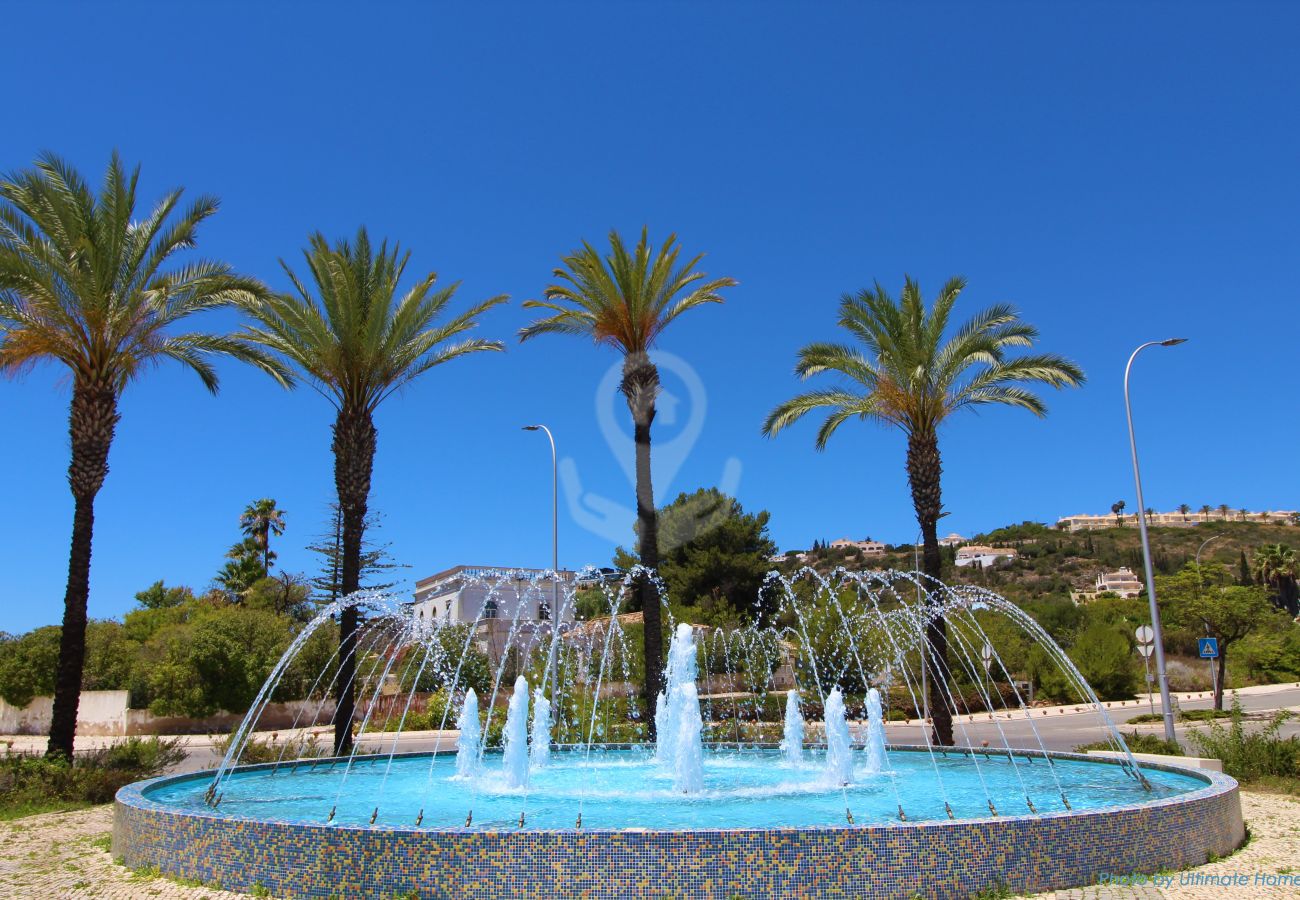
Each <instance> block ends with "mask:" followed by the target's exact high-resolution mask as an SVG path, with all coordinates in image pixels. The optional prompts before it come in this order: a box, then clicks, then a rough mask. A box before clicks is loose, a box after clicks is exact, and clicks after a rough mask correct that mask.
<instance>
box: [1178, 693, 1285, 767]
mask: <svg viewBox="0 0 1300 900" xmlns="http://www.w3.org/2000/svg"><path fill="white" fill-rule="evenodd" d="M1293 715H1294V713H1291V712H1288V711H1287V710H1282V711H1281V712H1279V713H1277V714H1276V715H1274V716H1273V718H1272V719H1271V720H1270V721H1269V723H1268V724H1267V725H1266V726H1264V728H1262V729H1260V730H1259V731H1246V726H1245V720H1246V716H1245V713H1244V712H1243V711H1242V708H1241V701H1240V700H1239V699H1238V698H1237V695H1236V694H1233V696H1232V710H1231V712H1230V713H1229V716H1228V718H1229V724H1228V725H1227V726H1224V725H1223V724H1221V723H1220V722H1211V723H1210V727H1209V729H1208V730H1203V729H1195V730H1193V731H1191V732H1189V733H1188V735H1187V739H1188V740H1189V741H1191V743H1192V744H1193V745H1194V746H1195V747H1196V748H1197V749H1198V750H1199V751H1200V753H1201V755H1202V756H1210V757H1215V758H1217V759H1219V760H1221V761H1222V762H1223V771H1225V772H1227V773H1228V774H1229V775H1231V776H1232V777H1233V778H1236V779H1237V780H1238V781H1242V782H1249V781H1257V780H1259V779H1261V778H1295V777H1298V776H1300V738H1297V737H1296V736H1295V735H1292V736H1291V737H1288V738H1283V737H1282V736H1281V735H1280V734H1279V731H1280V730H1281V728H1282V725H1283V723H1285V722H1286V721H1287V720H1288V719H1290V718H1291V717H1292V716H1293Z"/></svg>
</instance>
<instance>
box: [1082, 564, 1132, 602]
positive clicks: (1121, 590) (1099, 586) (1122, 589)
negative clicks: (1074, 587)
mask: <svg viewBox="0 0 1300 900" xmlns="http://www.w3.org/2000/svg"><path fill="white" fill-rule="evenodd" d="M1141 593H1142V582H1141V581H1140V580H1138V577H1137V575H1135V574H1134V573H1133V570H1132V569H1130V568H1128V567H1127V566H1121V567H1120V568H1118V569H1116V570H1115V571H1113V572H1100V573H1098V574H1097V580H1096V581H1095V582H1094V584H1093V589H1092V590H1091V591H1073V592H1071V594H1070V599H1071V600H1073V601H1074V602H1075V603H1087V602H1088V601H1089V600H1096V599H1097V598H1098V597H1099V596H1101V595H1102V594H1114V595H1115V596H1116V597H1120V598H1122V599H1124V600H1131V599H1133V598H1134V597H1137V596H1139V595H1140V594H1141Z"/></svg>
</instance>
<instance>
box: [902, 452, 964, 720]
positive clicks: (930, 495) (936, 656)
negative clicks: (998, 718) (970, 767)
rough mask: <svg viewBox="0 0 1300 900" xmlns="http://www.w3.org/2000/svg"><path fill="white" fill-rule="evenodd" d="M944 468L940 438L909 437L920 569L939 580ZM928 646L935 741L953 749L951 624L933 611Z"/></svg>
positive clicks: (909, 472) (927, 632)
mask: <svg viewBox="0 0 1300 900" xmlns="http://www.w3.org/2000/svg"><path fill="white" fill-rule="evenodd" d="M942 475H943V465H942V463H941V460H940V458H939V439H938V437H937V436H936V435H934V434H928V435H924V434H923V435H917V434H912V435H909V436H908V440H907V481H908V485H909V486H910V487H911V489H912V505H913V506H914V507H915V508H916V521H917V524H918V525H920V526H921V538H922V542H923V543H922V551H921V570H922V571H923V572H924V573H925V574H926V575H928V576H930V577H931V578H933V579H935V580H936V581H937V580H939V578H940V576H941V575H942V574H943V560H942V557H941V556H940V555H939V531H938V526H939V516H940V515H941V514H942V512H943V501H942V494H941V489H940V479H941V477H942ZM925 639H926V644H927V645H928V653H927V654H926V660H925V667H926V676H927V680H928V682H929V698H928V699H929V702H930V720H931V721H932V722H933V723H934V742H935V743H936V744H939V745H941V746H950V745H951V744H952V743H953V739H952V710H951V709H950V708H949V706H948V697H947V686H948V678H949V668H948V624H947V622H945V621H944V619H943V616H942V615H940V614H938V613H937V612H936V611H934V610H931V611H930V615H929V617H928V618H927V622H926V626H925Z"/></svg>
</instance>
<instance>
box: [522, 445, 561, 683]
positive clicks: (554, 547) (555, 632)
mask: <svg viewBox="0 0 1300 900" xmlns="http://www.w3.org/2000/svg"><path fill="white" fill-rule="evenodd" d="M524 431H544V432H546V439H547V440H548V441H550V442H551V571H553V572H554V573H555V577H554V578H552V579H551V615H550V619H551V652H550V654H549V656H548V658H547V662H546V664H547V666H549V667H550V670H551V706H552V707H555V704H557V703H559V702H560V700H559V698H560V691H559V684H560V675H559V671H558V669H559V666H558V665H557V664H556V655H557V653H558V646H557V645H558V643H559V640H560V623H559V620H558V619H557V617H558V616H559V614H560V488H559V478H558V477H557V472H558V470H557V468H556V463H555V435H553V434H551V429H549V428H547V427H546V426H545V425H525V426H524Z"/></svg>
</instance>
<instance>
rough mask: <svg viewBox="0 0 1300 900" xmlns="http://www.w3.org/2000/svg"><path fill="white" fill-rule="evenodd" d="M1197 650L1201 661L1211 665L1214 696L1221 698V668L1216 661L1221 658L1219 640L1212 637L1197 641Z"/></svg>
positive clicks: (1211, 682)
mask: <svg viewBox="0 0 1300 900" xmlns="http://www.w3.org/2000/svg"><path fill="white" fill-rule="evenodd" d="M1196 649H1197V651H1198V653H1199V654H1200V657H1201V659H1203V660H1205V661H1206V662H1208V663H1209V664H1210V685H1211V687H1212V688H1213V690H1214V696H1216V697H1217V696H1219V667H1218V666H1216V665H1215V661H1216V660H1218V658H1219V639H1218V638H1212V637H1203V638H1197V639H1196Z"/></svg>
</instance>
